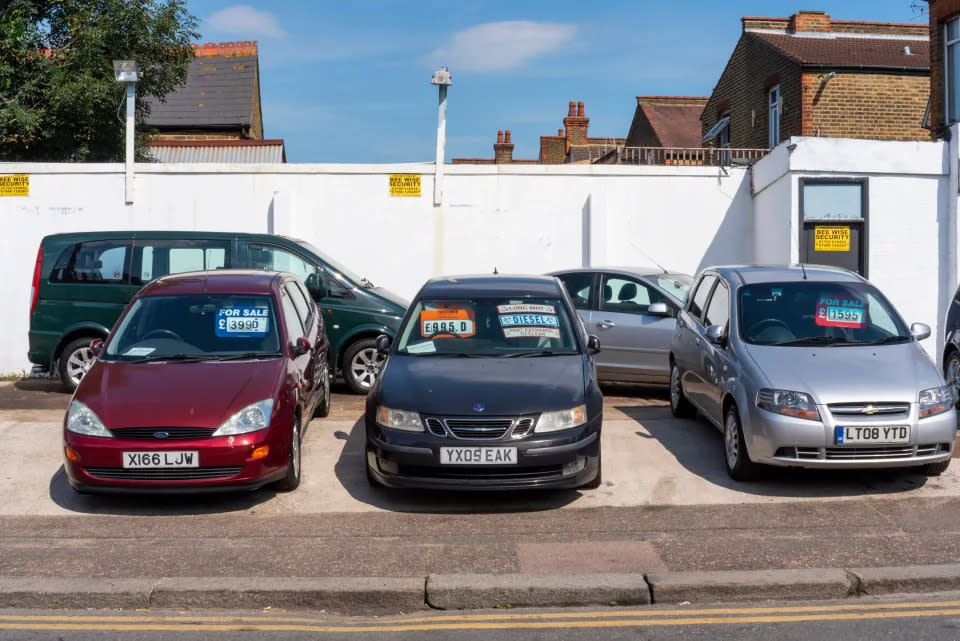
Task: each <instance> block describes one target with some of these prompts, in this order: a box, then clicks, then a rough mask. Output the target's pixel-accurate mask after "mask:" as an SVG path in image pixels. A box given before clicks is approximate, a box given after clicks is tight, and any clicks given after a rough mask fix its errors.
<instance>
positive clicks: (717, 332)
mask: <svg viewBox="0 0 960 641" xmlns="http://www.w3.org/2000/svg"><path fill="white" fill-rule="evenodd" d="M706 334H707V340H708V341H710V342H711V343H713V344H714V345H723V343H724V341H725V340H726V338H727V328H726V327H725V326H723V325H711V326H710V327H708V328H707V332H706Z"/></svg>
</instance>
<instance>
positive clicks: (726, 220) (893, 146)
mask: <svg viewBox="0 0 960 641" xmlns="http://www.w3.org/2000/svg"><path fill="white" fill-rule="evenodd" d="M955 133H956V132H955ZM958 138H960V136H957V135H955V136H954V139H955V140H956V139H958ZM956 154H957V148H956V145H955V144H954V143H951V144H950V145H948V144H946V143H940V142H908V143H904V142H877V141H863V140H842V139H819V138H793V139H791V140H789V141H786V142H785V143H783V144H781V145H780V146H778V147H777V148H776V149H774V150H773V151H772V152H771V153H770V154H769V155H768V156H766V157H765V158H763V159H762V160H760V161H759V162H757V163H756V164H755V165H754V166H753V167H752V168H750V169H746V168H729V169H727V170H720V169H718V168H713V167H671V166H664V167H630V166H611V165H562V166H539V165H500V166H495V165H494V166H491V165H473V166H470V165H454V166H448V167H447V168H446V172H447V176H446V180H445V197H444V204H443V206H441V207H434V206H433V202H432V195H433V181H432V170H433V166H432V165H431V164H409V165H273V166H243V165H234V166H229V165H156V164H152V165H138V166H137V179H136V190H137V191H136V195H135V202H134V203H133V204H132V205H125V204H124V194H123V173H122V166H121V165H116V164H105V165H62V164H57V165H44V164H20V165H17V164H2V163H0V174H10V173H28V174H30V196H28V197H22V198H16V197H3V198H0V221H2V225H3V232H2V233H0V269H2V270H3V275H4V278H3V279H0V300H3V301H4V309H5V313H4V315H3V316H2V318H3V323H2V329H3V331H0V373H6V372H15V371H20V370H23V369H29V363H28V362H27V360H26V351H27V330H28V326H29V319H28V318H27V312H28V309H29V296H30V279H31V275H32V270H33V265H34V260H35V257H36V251H37V247H38V245H39V243H40V239H41V238H42V237H43V236H44V235H47V234H52V233H58V232H68V231H93V230H121V229H128V230H134V229H174V230H210V231H238V232H239V231H247V232H272V233H282V234H289V235H292V236H296V237H300V238H303V239H305V240H308V241H310V242H312V243H314V244H315V245H317V246H318V247H320V248H321V249H323V250H324V251H325V252H327V253H328V254H330V255H331V256H332V257H333V258H335V259H337V260H338V261H340V262H342V263H344V264H346V265H348V266H349V267H351V268H352V269H353V270H355V271H357V272H359V273H361V274H362V275H364V276H367V277H368V278H370V279H371V280H373V281H374V282H375V283H377V284H378V285H382V286H384V287H387V288H388V289H391V290H394V291H395V292H397V293H398V294H401V295H403V296H405V297H407V298H410V297H412V296H413V295H414V294H415V292H416V290H417V289H418V288H419V286H420V285H421V284H422V283H423V281H424V280H426V279H427V278H429V277H431V276H435V275H439V274H454V273H475V272H492V271H493V269H494V267H496V268H497V270H498V271H499V272H500V273H510V272H515V273H541V272H546V271H550V270H555V269H563V268H568V267H578V266H581V265H586V264H593V265H650V264H651V262H650V261H649V260H648V259H647V258H646V256H649V257H650V258H652V259H653V260H655V261H657V262H659V263H661V264H663V265H664V266H666V267H667V268H669V269H673V270H677V271H682V272H687V273H691V274H692V273H695V272H696V271H697V270H698V269H700V268H702V267H705V266H708V265H715V264H731V263H781V264H782V263H785V262H794V261H796V260H797V259H798V249H797V241H796V238H797V237H798V236H797V233H798V231H797V225H798V208H797V207H798V205H797V202H798V180H799V178H800V177H803V176H811V177H813V176H817V177H825V176H836V177H841V176H842V177H864V176H865V177H867V178H868V180H869V204H870V210H869V223H868V224H869V248H870V250H869V251H870V255H869V270H870V278H871V280H872V281H873V282H874V283H876V284H877V285H878V286H879V287H880V288H881V289H883V290H884V292H885V293H886V294H887V295H888V296H889V297H890V299H891V300H892V301H893V303H894V304H895V305H896V306H897V308H898V309H900V311H901V312H902V313H903V315H904V316H905V317H906V318H907V320H908V321H920V322H925V323H928V324H929V325H931V326H932V327H933V328H934V329H935V332H936V331H937V330H940V331H942V328H941V327H939V326H940V325H942V323H940V322H939V321H940V319H941V318H942V316H943V312H944V310H945V308H946V303H947V302H948V301H949V299H950V296H951V295H952V293H953V291H954V289H955V287H956V282H957V265H956V261H957V258H956V246H957V238H956V235H957V225H956V215H957V213H956V212H957V180H958V178H957V175H956V171H955V169H954V170H953V171H954V173H953V174H952V175H951V173H950V172H951V163H950V162H949V160H950V157H951V156H952V155H953V156H955V155H956ZM953 166H954V168H955V167H956V162H954V163H953ZM391 173H419V174H421V175H422V194H423V195H422V196H421V197H419V198H399V197H390V196H389V189H388V185H389V174H391ZM645 254H646V256H645ZM934 337H938V334H937V333H935V334H934ZM939 338H940V339H941V340H942V336H940V337H939ZM937 344H939V343H938V340H937V338H931V339H928V340H927V341H925V342H924V346H925V347H926V349H927V350H928V352H930V353H931V354H932V355H937V354H938V351H939V350H938V349H937V347H936V345H937Z"/></svg>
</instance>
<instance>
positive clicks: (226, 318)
mask: <svg viewBox="0 0 960 641" xmlns="http://www.w3.org/2000/svg"><path fill="white" fill-rule="evenodd" d="M216 321H217V336H220V337H222V338H262V337H263V336H265V335H266V333H267V332H268V331H269V330H270V308H269V307H253V306H237V307H221V308H220V309H218V310H217V317H216Z"/></svg>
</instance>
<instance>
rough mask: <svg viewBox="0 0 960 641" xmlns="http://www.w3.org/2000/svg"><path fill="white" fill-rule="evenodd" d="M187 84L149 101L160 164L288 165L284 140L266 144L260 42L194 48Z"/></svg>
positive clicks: (154, 147)
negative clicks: (266, 163)
mask: <svg viewBox="0 0 960 641" xmlns="http://www.w3.org/2000/svg"><path fill="white" fill-rule="evenodd" d="M194 53H195V56H196V57H195V58H194V59H193V60H192V61H191V62H190V69H189V73H188V76H187V81H186V83H185V84H184V85H183V86H182V87H179V88H178V89H176V90H174V91H173V92H171V93H169V94H167V96H166V99H165V100H164V101H159V100H157V99H155V98H151V99H149V101H150V117H149V118H148V119H147V126H148V127H151V128H152V129H154V130H155V131H156V132H157V133H155V134H154V136H153V143H152V144H151V153H152V155H153V158H154V160H156V161H158V162H228V163H235V162H241V163H242V162H253V163H256V162H259V163H264V162H268V163H269V162H286V152H285V149H284V142H283V140H280V139H277V140H264V138H263V115H262V112H261V109H260V65H259V62H258V60H259V58H258V48H257V42H256V40H246V41H238V42H221V43H219V44H216V43H212V42H210V43H207V44H202V45H199V44H198V45H194Z"/></svg>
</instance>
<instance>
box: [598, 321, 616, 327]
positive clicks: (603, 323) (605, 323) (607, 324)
mask: <svg viewBox="0 0 960 641" xmlns="http://www.w3.org/2000/svg"><path fill="white" fill-rule="evenodd" d="M616 326H617V324H616V323H614V322H613V321H611V320H605V321H600V322H599V323H597V327H602V328H604V329H606V328H607V327H616Z"/></svg>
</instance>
